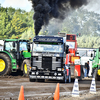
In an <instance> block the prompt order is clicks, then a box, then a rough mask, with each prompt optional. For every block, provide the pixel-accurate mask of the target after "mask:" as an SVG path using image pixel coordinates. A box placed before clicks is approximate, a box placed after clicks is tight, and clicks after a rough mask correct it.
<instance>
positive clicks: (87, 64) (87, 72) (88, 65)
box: [86, 61, 90, 77]
mask: <svg viewBox="0 0 100 100" xmlns="http://www.w3.org/2000/svg"><path fill="white" fill-rule="evenodd" d="M86 65H87V77H89V76H88V74H89V69H90V68H89V61H88V62H87V64H86Z"/></svg>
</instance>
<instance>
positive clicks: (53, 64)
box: [29, 36, 68, 82]
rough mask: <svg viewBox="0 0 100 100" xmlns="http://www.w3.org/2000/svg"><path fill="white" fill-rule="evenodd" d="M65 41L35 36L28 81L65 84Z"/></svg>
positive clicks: (66, 51) (66, 49)
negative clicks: (53, 81)
mask: <svg viewBox="0 0 100 100" xmlns="http://www.w3.org/2000/svg"><path fill="white" fill-rule="evenodd" d="M65 41H66V39H65V38H64V37H60V36H35V37H34V39H33V44H32V45H33V46H32V47H33V48H32V55H31V56H32V57H31V70H30V72H29V81H30V82H33V81H45V80H46V79H47V80H50V79H51V80H59V81H62V82H65V78H66V75H67V74H66V71H65V70H64V66H65V57H66V56H65V55H66V53H68V48H66V46H65Z"/></svg>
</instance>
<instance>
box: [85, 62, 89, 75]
mask: <svg viewBox="0 0 100 100" xmlns="http://www.w3.org/2000/svg"><path fill="white" fill-rule="evenodd" d="M88 74H89V61H87V63H85V73H84V77H88Z"/></svg>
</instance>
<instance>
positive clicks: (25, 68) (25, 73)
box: [22, 59, 31, 76]
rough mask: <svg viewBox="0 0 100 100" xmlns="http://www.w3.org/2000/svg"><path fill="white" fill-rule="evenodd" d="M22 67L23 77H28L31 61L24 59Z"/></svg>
mask: <svg viewBox="0 0 100 100" xmlns="http://www.w3.org/2000/svg"><path fill="white" fill-rule="evenodd" d="M22 67H23V76H29V71H30V67H31V61H30V60H29V59H25V60H24V61H23V63H22Z"/></svg>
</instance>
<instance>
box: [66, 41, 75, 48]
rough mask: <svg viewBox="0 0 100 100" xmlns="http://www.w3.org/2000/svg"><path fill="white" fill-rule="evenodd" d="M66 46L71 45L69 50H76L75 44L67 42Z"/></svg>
mask: <svg viewBox="0 0 100 100" xmlns="http://www.w3.org/2000/svg"><path fill="white" fill-rule="evenodd" d="M66 45H69V48H72V49H74V48H75V42H66Z"/></svg>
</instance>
